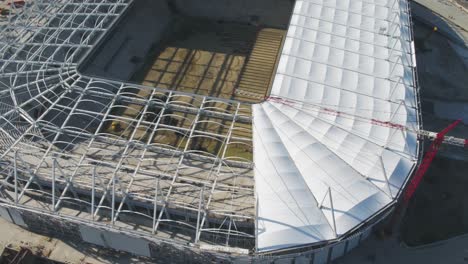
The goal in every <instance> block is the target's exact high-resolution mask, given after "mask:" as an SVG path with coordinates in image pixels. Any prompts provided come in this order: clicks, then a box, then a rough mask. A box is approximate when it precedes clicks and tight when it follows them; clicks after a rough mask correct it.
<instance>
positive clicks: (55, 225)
mask: <svg viewBox="0 0 468 264" xmlns="http://www.w3.org/2000/svg"><path fill="white" fill-rule="evenodd" d="M0 217H3V218H5V219H7V220H8V221H10V222H13V223H15V224H17V225H20V226H22V227H24V228H26V229H28V230H30V231H32V232H35V233H39V234H42V235H46V236H51V237H57V238H62V239H65V240H66V241H69V242H72V241H75V242H80V243H82V242H86V243H91V244H95V245H97V246H102V247H105V248H112V249H115V250H118V251H125V252H129V253H131V254H134V255H139V256H146V257H151V258H154V259H157V260H159V261H162V262H167V263H169V262H171V263H208V262H210V263H211V262H214V261H217V263H220V262H233V263H252V262H254V263H313V264H326V263H331V262H332V261H334V260H335V259H337V258H339V257H341V256H343V255H345V254H347V253H349V252H350V251H351V250H352V249H354V248H355V247H356V246H357V245H358V244H359V243H360V242H361V241H363V240H365V239H366V238H367V237H368V236H369V235H370V233H371V231H372V229H373V227H374V226H375V225H372V226H369V227H367V228H366V229H365V230H364V231H362V232H361V233H358V234H356V235H354V236H351V237H349V238H347V239H344V240H342V241H340V242H338V243H335V244H331V245H329V246H324V247H320V248H316V249H310V250H308V251H305V252H300V253H292V254H286V255H281V256H275V255H266V256H256V257H251V256H248V257H239V256H235V255H228V254H222V253H217V254H215V253H210V252H207V251H203V250H198V249H195V248H189V247H184V246H182V245H174V244H168V243H165V242H162V241H156V240H155V239H148V237H143V236H138V235H130V234H128V233H122V232H119V231H118V230H112V231H111V230H109V229H104V228H100V227H97V226H89V225H84V224H79V223H76V222H74V221H69V220H66V219H63V218H62V219H60V218H57V217H56V216H51V215H45V214H39V213H33V212H30V211H24V210H19V209H14V208H9V207H2V206H0Z"/></svg>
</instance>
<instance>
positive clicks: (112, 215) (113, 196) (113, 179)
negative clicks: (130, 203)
mask: <svg viewBox="0 0 468 264" xmlns="http://www.w3.org/2000/svg"><path fill="white" fill-rule="evenodd" d="M114 211H115V175H114V177H112V213H111V217H112V225H114V223H115V219H114Z"/></svg>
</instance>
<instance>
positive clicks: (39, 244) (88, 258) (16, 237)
mask: <svg viewBox="0 0 468 264" xmlns="http://www.w3.org/2000/svg"><path fill="white" fill-rule="evenodd" d="M7 246H9V247H11V248H19V247H21V246H24V247H27V248H29V249H31V251H32V252H33V253H35V254H37V255H41V256H44V257H48V258H50V259H53V260H56V261H60V262H65V263H86V264H100V263H158V262H159V261H160V263H168V261H169V260H152V261H149V260H147V259H143V258H138V257H134V256H131V255H129V254H126V253H122V254H119V253H118V252H115V251H109V250H106V249H104V248H99V247H94V246H93V245H91V244H86V243H80V244H77V243H74V242H69V241H62V240H59V239H55V238H50V237H45V236H41V235H38V234H35V233H31V232H29V231H27V230H25V229H22V228H21V227H19V226H17V225H14V224H11V223H9V222H7V221H6V220H4V219H3V218H0V248H1V249H2V250H3V248H5V247H7ZM0 251H1V250H0ZM169 262H170V261H169Z"/></svg>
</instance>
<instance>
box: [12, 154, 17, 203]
mask: <svg viewBox="0 0 468 264" xmlns="http://www.w3.org/2000/svg"><path fill="white" fill-rule="evenodd" d="M14 153H15V158H14V160H13V175H14V177H15V204H16V205H18V175H17V172H16V171H17V164H16V159H17V158H18V150H16V149H15V152H14Z"/></svg>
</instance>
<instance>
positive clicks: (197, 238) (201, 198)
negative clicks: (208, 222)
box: [195, 185, 205, 243]
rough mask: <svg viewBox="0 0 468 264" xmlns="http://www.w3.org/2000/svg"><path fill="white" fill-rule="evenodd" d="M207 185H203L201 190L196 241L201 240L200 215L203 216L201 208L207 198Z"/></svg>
mask: <svg viewBox="0 0 468 264" xmlns="http://www.w3.org/2000/svg"><path fill="white" fill-rule="evenodd" d="M204 192H205V185H203V187H202V189H201V190H200V200H199V201H198V214H197V230H196V233H195V243H197V242H198V240H200V233H201V232H199V230H200V228H201V226H200V216H201V210H202V207H204V205H203V201H204V200H205V193H204Z"/></svg>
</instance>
